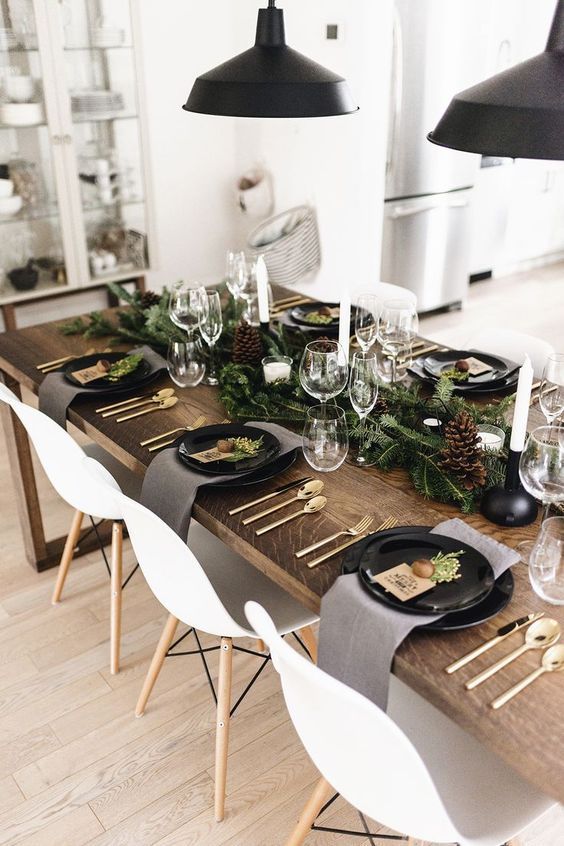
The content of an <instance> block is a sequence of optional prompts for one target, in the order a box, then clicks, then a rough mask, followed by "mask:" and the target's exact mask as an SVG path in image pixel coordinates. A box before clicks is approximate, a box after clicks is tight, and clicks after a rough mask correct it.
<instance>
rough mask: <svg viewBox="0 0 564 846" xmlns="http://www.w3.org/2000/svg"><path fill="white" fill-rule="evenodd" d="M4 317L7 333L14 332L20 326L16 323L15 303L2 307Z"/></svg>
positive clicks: (5, 304)
mask: <svg viewBox="0 0 564 846" xmlns="http://www.w3.org/2000/svg"><path fill="white" fill-rule="evenodd" d="M2 317H3V319H4V329H5V331H6V332H14V331H15V330H16V329H17V328H18V326H17V321H16V307H15V305H14V304H13V303H4V305H3V306H2Z"/></svg>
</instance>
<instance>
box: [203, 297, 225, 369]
mask: <svg viewBox="0 0 564 846" xmlns="http://www.w3.org/2000/svg"><path fill="white" fill-rule="evenodd" d="M222 330H223V315H222V312H221V300H220V298H219V293H218V291H206V294H205V296H204V298H203V309H202V319H201V320H200V334H201V336H202V338H203V339H204V341H205V342H206V344H207V345H208V347H209V350H210V359H209V368H208V375H207V376H206V378H205V379H204V384H205V385H217V384H218V379H217V373H216V360H215V345H216V343H217V342H218V340H219V338H220V336H221V332H222Z"/></svg>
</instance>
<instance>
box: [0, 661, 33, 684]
mask: <svg viewBox="0 0 564 846" xmlns="http://www.w3.org/2000/svg"><path fill="white" fill-rule="evenodd" d="M38 672H39V671H38V669H37V667H36V666H35V664H34V663H33V661H32V660H31V658H30V657H29V656H28V655H23V656H20V657H19V658H14V660H13V661H10V663H9V664H4V666H3V667H2V672H1V673H0V691H2V690H5V688H7V687H11V686H12V685H14V684H18V683H20V682H23V681H27V680H28V679H31V678H32V677H33V676H36V675H37V674H38Z"/></svg>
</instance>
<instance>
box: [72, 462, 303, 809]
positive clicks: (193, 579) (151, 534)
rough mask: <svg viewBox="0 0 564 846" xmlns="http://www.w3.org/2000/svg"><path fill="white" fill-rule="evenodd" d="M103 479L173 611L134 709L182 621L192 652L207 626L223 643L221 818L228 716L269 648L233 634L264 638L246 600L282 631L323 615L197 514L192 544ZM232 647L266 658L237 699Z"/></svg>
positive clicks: (90, 467) (152, 583)
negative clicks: (261, 607) (252, 646)
mask: <svg viewBox="0 0 564 846" xmlns="http://www.w3.org/2000/svg"><path fill="white" fill-rule="evenodd" d="M84 461H85V466H86V468H87V471H88V472H90V473H92V474H93V476H94V477H95V476H96V474H98V473H99V470H98V466H97V465H96V462H93V461H92V460H91V459H85V460H84ZM100 484H101V487H102V488H104V487H105V488H106V491H107V496H108V498H109V497H113V498H114V501H115V503H116V508H117V509H118V510H119V512H120V513H121V514H122V515H123V518H124V520H125V524H126V526H127V530H128V532H129V537H130V539H131V543H132V544H133V549H134V550H135V553H136V556H137V560H138V561H139V565H140V567H141V570H142V571H143V575H144V576H145V579H146V581H147V583H148V585H149V587H150V588H151V590H152V591H153V593H154V594H155V596H156V598H157V599H158V600H159V602H160V603H161V605H163V606H164V608H165V609H166V610H167V611H168V613H169V617H168V620H167V623H166V625H165V628H164V631H163V634H162V635H161V639H160V641H159V644H158V646H157V650H156V652H155V655H154V657H153V660H152V663H151V667H150V669H149V672H148V675H147V678H146V681H145V684H144V686H143V690H142V692H141V696H140V700H139V702H138V706H137V709H136V714H137V716H141V715H142V714H143V712H144V708H145V704H146V702H147V699H148V697H149V694H150V692H151V690H152V688H153V686H154V684H155V681H156V678H157V676H158V673H159V671H160V669H161V667H162V664H163V662H164V659H165V657H166V655H167V653H168V652H169V649H170V647H171V643H172V640H173V638H174V634H175V631H176V628H177V626H178V623H179V622H183V623H185V624H187V625H188V626H189V627H190V628H189V631H188V633H187V634H191V633H193V634H194V636H195V638H196V642H197V644H198V649H197V650H195V652H196V653H199V654H200V657H202V658H203V657H205V656H203V650H202V648H201V646H200V640H199V638H198V634H197V632H198V631H202V632H206V633H207V634H209V635H214V636H216V637H218V638H220V645H219V646H218V647H216V648H219V650H220V658H219V679H218V691H217V724H216V752H215V817H216V820H218V821H221V820H222V819H223V817H224V810H225V787H226V780H227V754H228V744H229V723H230V717H231V716H232V714H233V712H234V710H235V709H236V707H237V706H238V705H239V703H240V702H241V701H242V699H243V697H244V696H245V695H246V693H247V692H248V690H249V689H250V687H251V686H252V684H253V683H254V681H255V680H256V679H257V678H258V676H259V674H260V673H261V672H262V670H263V669H264V667H265V666H266V664H267V663H268V662H269V661H270V656H269V655H267V656H264V655H261V654H260V653H259V652H255V651H253V650H248V649H242V648H241V647H238V646H234V645H233V639H234V638H252V639H254V640H255V641H258V640H259V636H258V635H257V634H256V633H255V632H254V631H253V630H252V629H251V628H250V626H249V625H248V623H247V620H246V618H245V613H244V606H245V601H246V600H248V599H253V598H254V599H257V598H259V597H260V601H261V602H263V603H264V604H265V605H266V606H267V607H268V608H269V611H270V612H271V613H272V615H273V617H274V619H275V620H276V626H275V631H276V632H277V634H280V635H285V634H289V633H291V632H292V633H295V632H297V631H301V632H304V629H305V635H306V637H309V640H310V642H311V641H313V642H315V638H314V636H313V633H312V632H311V631H310V630H309V629H308V628H307V627H309V626H310V625H311V624H312V623H315V622H317V620H318V618H317V616H316V615H315V614H313V613H312V612H310V611H308V610H307V609H305V608H303V607H302V606H301V605H299V604H298V603H297V602H295V601H294V600H293V599H292V598H291V597H290V596H289V595H288V594H287V593H286V592H285V591H283V590H282V589H281V588H279V587H277V586H276V585H275V584H274V583H273V582H272V581H270V579H267V578H266V577H265V576H263V575H262V574H261V573H259V572H258V571H257V570H256V569H255V568H254V567H253V566H252V565H251V564H249V562H248V561H245V560H244V559H243V558H241V556H239V555H236V554H235V553H233V552H231V551H230V550H229V549H228V548H227V547H226V546H225V545H224V544H223V543H221V541H219V540H218V539H217V538H215V537H214V536H213V535H211V534H210V533H209V532H207V531H206V530H205V529H204V528H203V527H201V526H198V525H197V524H195V523H194V521H192V526H191V530H190V534H189V536H188V545H187V544H186V543H185V542H184V541H183V540H182V539H181V538H180V537H179V536H178V535H177V534H176V532H174V531H173V530H172V529H171V528H170V527H169V526H167V524H166V523H164V522H163V521H162V520H161V519H160V517H157V515H156V514H154V513H153V512H152V511H149V510H148V509H147V508H145V507H144V506H143V505H141V504H140V503H138V502H135V501H133V500H131V499H129V498H128V497H127V496H125V495H123V494H119V493H117V492H114V489H113V488H111V487H108V486H107V485H106V483H105V479H104V476H103V474H101V475H100ZM196 547H200V548H199V550H198V552H199V556H201V557H200V559H199V560H198V558H197V557H196V555H195V554H194V551H193V549H195V548H196ZM273 625H274V623H273ZM185 636H186V635H184V636H183V637H185ZM182 639H183V638H182ZM178 642H179V641H177V643H178ZM233 650H236V651H237V650H239V651H243V652H247V653H249V652H250V653H251V654H253V655H257V657H259V658H261V660H262V663H261V666H260V668H259V670H258V671H257V673H255V675H254V677H253V679H252V681H251V682H250V684H249V685H247V687H246V688H245V691H244V692H243V694H242V695H241V696H240V697H239V699H238V700H237V702H236V703H235V705H234V706H233V707H232V706H231V676H232V661H233ZM207 651H210V650H207ZM204 664H205V667H206V672H207V673H209V670H208V669H207V664H206V663H205V662H204ZM208 678H210V677H209V676H208ZM210 683H211V679H210ZM212 690H213V686H212ZM214 696H215V691H214Z"/></svg>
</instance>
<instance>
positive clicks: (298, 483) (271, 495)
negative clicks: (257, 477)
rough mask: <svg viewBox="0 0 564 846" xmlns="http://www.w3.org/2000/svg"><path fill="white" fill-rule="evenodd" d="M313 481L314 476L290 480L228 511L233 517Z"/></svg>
mask: <svg viewBox="0 0 564 846" xmlns="http://www.w3.org/2000/svg"><path fill="white" fill-rule="evenodd" d="M311 481H313V477H312V476H304V478H303V479H295V481H293V482H288V483H287V484H286V485H282V486H281V487H280V488H276V490H275V491H272V493H269V494H265V495H264V496H261V497H259V498H258V499H253V501H252V502H246V503H245V505H238V506H237V508H232V509H231V511H229V512H228V513H229V516H230V517H232V516H233V515H234V514H240V513H241V511H245V510H246V509H247V508H252V507H253V505H260V504H261V503H262V502H268V500H269V499H274V497H275V496H279V495H280V494H283V493H286V491H290V490H292V488H301V486H302V485H305V483H306V482H311Z"/></svg>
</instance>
